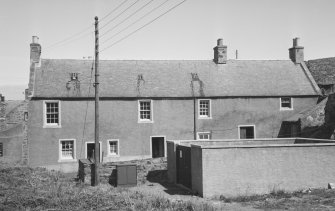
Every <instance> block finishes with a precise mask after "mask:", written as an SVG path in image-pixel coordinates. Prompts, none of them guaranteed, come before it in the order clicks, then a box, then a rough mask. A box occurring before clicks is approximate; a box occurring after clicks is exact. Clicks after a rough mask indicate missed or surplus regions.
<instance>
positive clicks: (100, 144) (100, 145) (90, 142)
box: [85, 141, 102, 162]
mask: <svg viewBox="0 0 335 211" xmlns="http://www.w3.org/2000/svg"><path fill="white" fill-rule="evenodd" d="M94 143H95V141H86V142H85V159H87V144H94ZM99 147H100V155H99V157H100V162H101V161H102V142H101V141H99Z"/></svg>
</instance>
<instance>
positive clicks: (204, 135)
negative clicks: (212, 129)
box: [198, 133, 210, 140]
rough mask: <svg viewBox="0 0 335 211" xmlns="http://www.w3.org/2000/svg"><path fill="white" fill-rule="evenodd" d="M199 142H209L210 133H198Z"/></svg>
mask: <svg viewBox="0 0 335 211" xmlns="http://www.w3.org/2000/svg"><path fill="white" fill-rule="evenodd" d="M198 137H199V140H210V133H198Z"/></svg>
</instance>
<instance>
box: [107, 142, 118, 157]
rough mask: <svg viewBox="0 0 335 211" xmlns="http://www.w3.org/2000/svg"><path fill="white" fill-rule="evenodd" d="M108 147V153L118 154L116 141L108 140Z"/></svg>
mask: <svg viewBox="0 0 335 211" xmlns="http://www.w3.org/2000/svg"><path fill="white" fill-rule="evenodd" d="M109 148H110V153H111V154H114V155H117V154H118V150H117V148H118V146H117V141H110V142H109Z"/></svg>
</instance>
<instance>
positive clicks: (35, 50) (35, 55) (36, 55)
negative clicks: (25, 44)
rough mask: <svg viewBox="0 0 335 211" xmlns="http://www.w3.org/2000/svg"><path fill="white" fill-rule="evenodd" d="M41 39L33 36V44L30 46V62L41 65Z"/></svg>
mask: <svg viewBox="0 0 335 211" xmlns="http://www.w3.org/2000/svg"><path fill="white" fill-rule="evenodd" d="M38 40H39V38H38V37H37V36H33V39H32V43H31V44H30V62H31V63H39V62H40V59H41V45H40V44H39V43H38Z"/></svg>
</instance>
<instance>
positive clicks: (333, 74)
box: [306, 57, 335, 85]
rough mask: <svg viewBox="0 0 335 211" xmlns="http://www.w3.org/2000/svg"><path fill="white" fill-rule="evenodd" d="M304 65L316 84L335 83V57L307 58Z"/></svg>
mask: <svg viewBox="0 0 335 211" xmlns="http://www.w3.org/2000/svg"><path fill="white" fill-rule="evenodd" d="M306 65H307V66H308V69H309V70H310V72H311V74H312V75H313V77H314V79H315V81H316V83H317V84H321V85H328V84H335V57H332V58H323V59H314V60H309V61H307V62H306Z"/></svg>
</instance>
